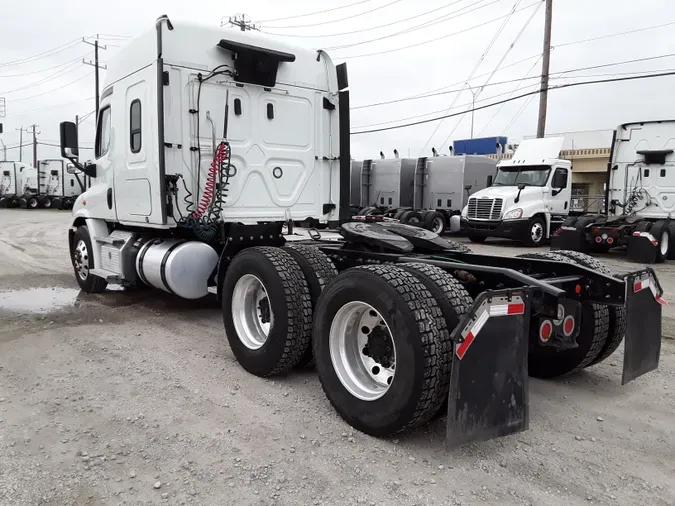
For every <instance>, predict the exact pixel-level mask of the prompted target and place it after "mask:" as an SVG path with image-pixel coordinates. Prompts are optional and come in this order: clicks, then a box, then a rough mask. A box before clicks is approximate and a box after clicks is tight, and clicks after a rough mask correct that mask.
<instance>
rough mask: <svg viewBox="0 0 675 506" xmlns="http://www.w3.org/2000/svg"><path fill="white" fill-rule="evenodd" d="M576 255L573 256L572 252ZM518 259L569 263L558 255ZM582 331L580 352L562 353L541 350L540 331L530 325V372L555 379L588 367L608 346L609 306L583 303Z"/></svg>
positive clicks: (557, 253)
mask: <svg viewBox="0 0 675 506" xmlns="http://www.w3.org/2000/svg"><path fill="white" fill-rule="evenodd" d="M572 253H574V252H572ZM518 258H534V259H537V258H539V259H542V260H553V261H556V262H567V261H569V257H567V256H564V255H561V254H560V253H559V252H558V251H556V252H542V253H526V254H524V255H518ZM580 325H581V328H580V330H579V335H578V336H577V344H578V345H579V346H578V347H577V348H572V349H569V350H559V349H557V348H553V347H551V346H541V345H540V344H539V336H538V333H537V330H536V329H534V328H533V326H532V325H530V356H529V360H528V368H529V373H530V376H533V377H535V378H555V377H557V376H562V375H564V374H568V373H571V372H573V371H578V370H580V369H583V368H584V367H587V366H589V365H590V364H591V363H592V362H593V360H595V359H596V358H597V357H598V356H599V354H600V353H601V351H602V349H603V347H604V346H605V343H606V342H607V333H608V330H609V311H608V310H607V306H602V305H599V304H589V303H582V305H581V323H580Z"/></svg>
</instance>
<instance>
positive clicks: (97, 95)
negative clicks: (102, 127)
mask: <svg viewBox="0 0 675 506" xmlns="http://www.w3.org/2000/svg"><path fill="white" fill-rule="evenodd" d="M82 42H84V43H85V44H89V45H90V46H94V61H93V62H92V61H91V60H85V59H84V58H83V59H82V63H84V64H85V65H91V66H92V67H94V76H95V77H94V80H95V83H94V86H95V87H96V90H95V97H96V99H95V100H96V117H97V118H98V102H99V93H100V90H99V84H98V83H99V76H98V71H99V69H100V68H103V69H105V70H107V69H108V67H107V65H100V64H99V62H98V50H99V49H103V50H105V49H108V46H99V44H98V34H97V35H96V40H94V43H93V44H92V43H91V42H89V41H88V40H87V39H85V38H84V37H82Z"/></svg>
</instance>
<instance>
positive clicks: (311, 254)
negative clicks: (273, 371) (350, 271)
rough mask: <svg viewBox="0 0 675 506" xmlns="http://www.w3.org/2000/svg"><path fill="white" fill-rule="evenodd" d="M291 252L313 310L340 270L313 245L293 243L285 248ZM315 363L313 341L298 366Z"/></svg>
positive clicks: (308, 365) (308, 344)
mask: <svg viewBox="0 0 675 506" xmlns="http://www.w3.org/2000/svg"><path fill="white" fill-rule="evenodd" d="M283 250H284V251H286V252H287V253H289V254H290V255H291V256H292V257H293V258H294V259H295V261H296V262H298V265H299V266H300V269H301V270H302V274H303V275H304V276H305V280H306V281H307V285H308V286H309V296H310V298H311V300H312V310H314V309H315V308H316V304H317V302H318V301H319V296H320V295H321V292H323V290H324V288H326V285H328V283H330V282H331V281H333V278H334V277H335V276H337V274H338V272H337V269H336V268H335V265H333V262H331V260H330V258H328V256H326V254H325V253H324V252H323V251H321V250H319V249H318V248H315V247H313V246H304V245H300V244H297V245H296V244H291V245H287V246H285V247H284V248H283ZM312 365H314V354H313V353H312V343H311V340H310V342H308V343H307V349H306V350H305V352H304V353H303V355H302V358H301V359H300V362H299V363H298V364H297V365H296V367H297V368H302V367H310V366H312Z"/></svg>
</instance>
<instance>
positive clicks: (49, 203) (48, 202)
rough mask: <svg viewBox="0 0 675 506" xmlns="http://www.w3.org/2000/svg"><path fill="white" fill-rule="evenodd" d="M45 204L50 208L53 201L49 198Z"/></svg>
mask: <svg viewBox="0 0 675 506" xmlns="http://www.w3.org/2000/svg"><path fill="white" fill-rule="evenodd" d="M44 206H45V207H46V208H47V209H49V208H50V207H52V201H51V200H49V199H47V200H45V202H44Z"/></svg>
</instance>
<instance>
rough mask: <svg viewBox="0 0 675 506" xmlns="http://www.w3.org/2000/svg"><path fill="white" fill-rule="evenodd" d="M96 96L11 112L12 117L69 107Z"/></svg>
mask: <svg viewBox="0 0 675 506" xmlns="http://www.w3.org/2000/svg"><path fill="white" fill-rule="evenodd" d="M94 98H95V97H89V98H81V99H79V100H74V101H72V102H65V103H63V104H57V105H51V106H47V107H39V108H37V109H30V110H28V111H23V112H20V113H18V114H9V116H11V117H12V118H20V117H22V116H28V115H29V114H33V113H35V112H42V111H49V110H51V109H60V108H61V107H68V106H69V105H74V104H79V103H80V102H84V101H85V100H86V101H89V100H94Z"/></svg>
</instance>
